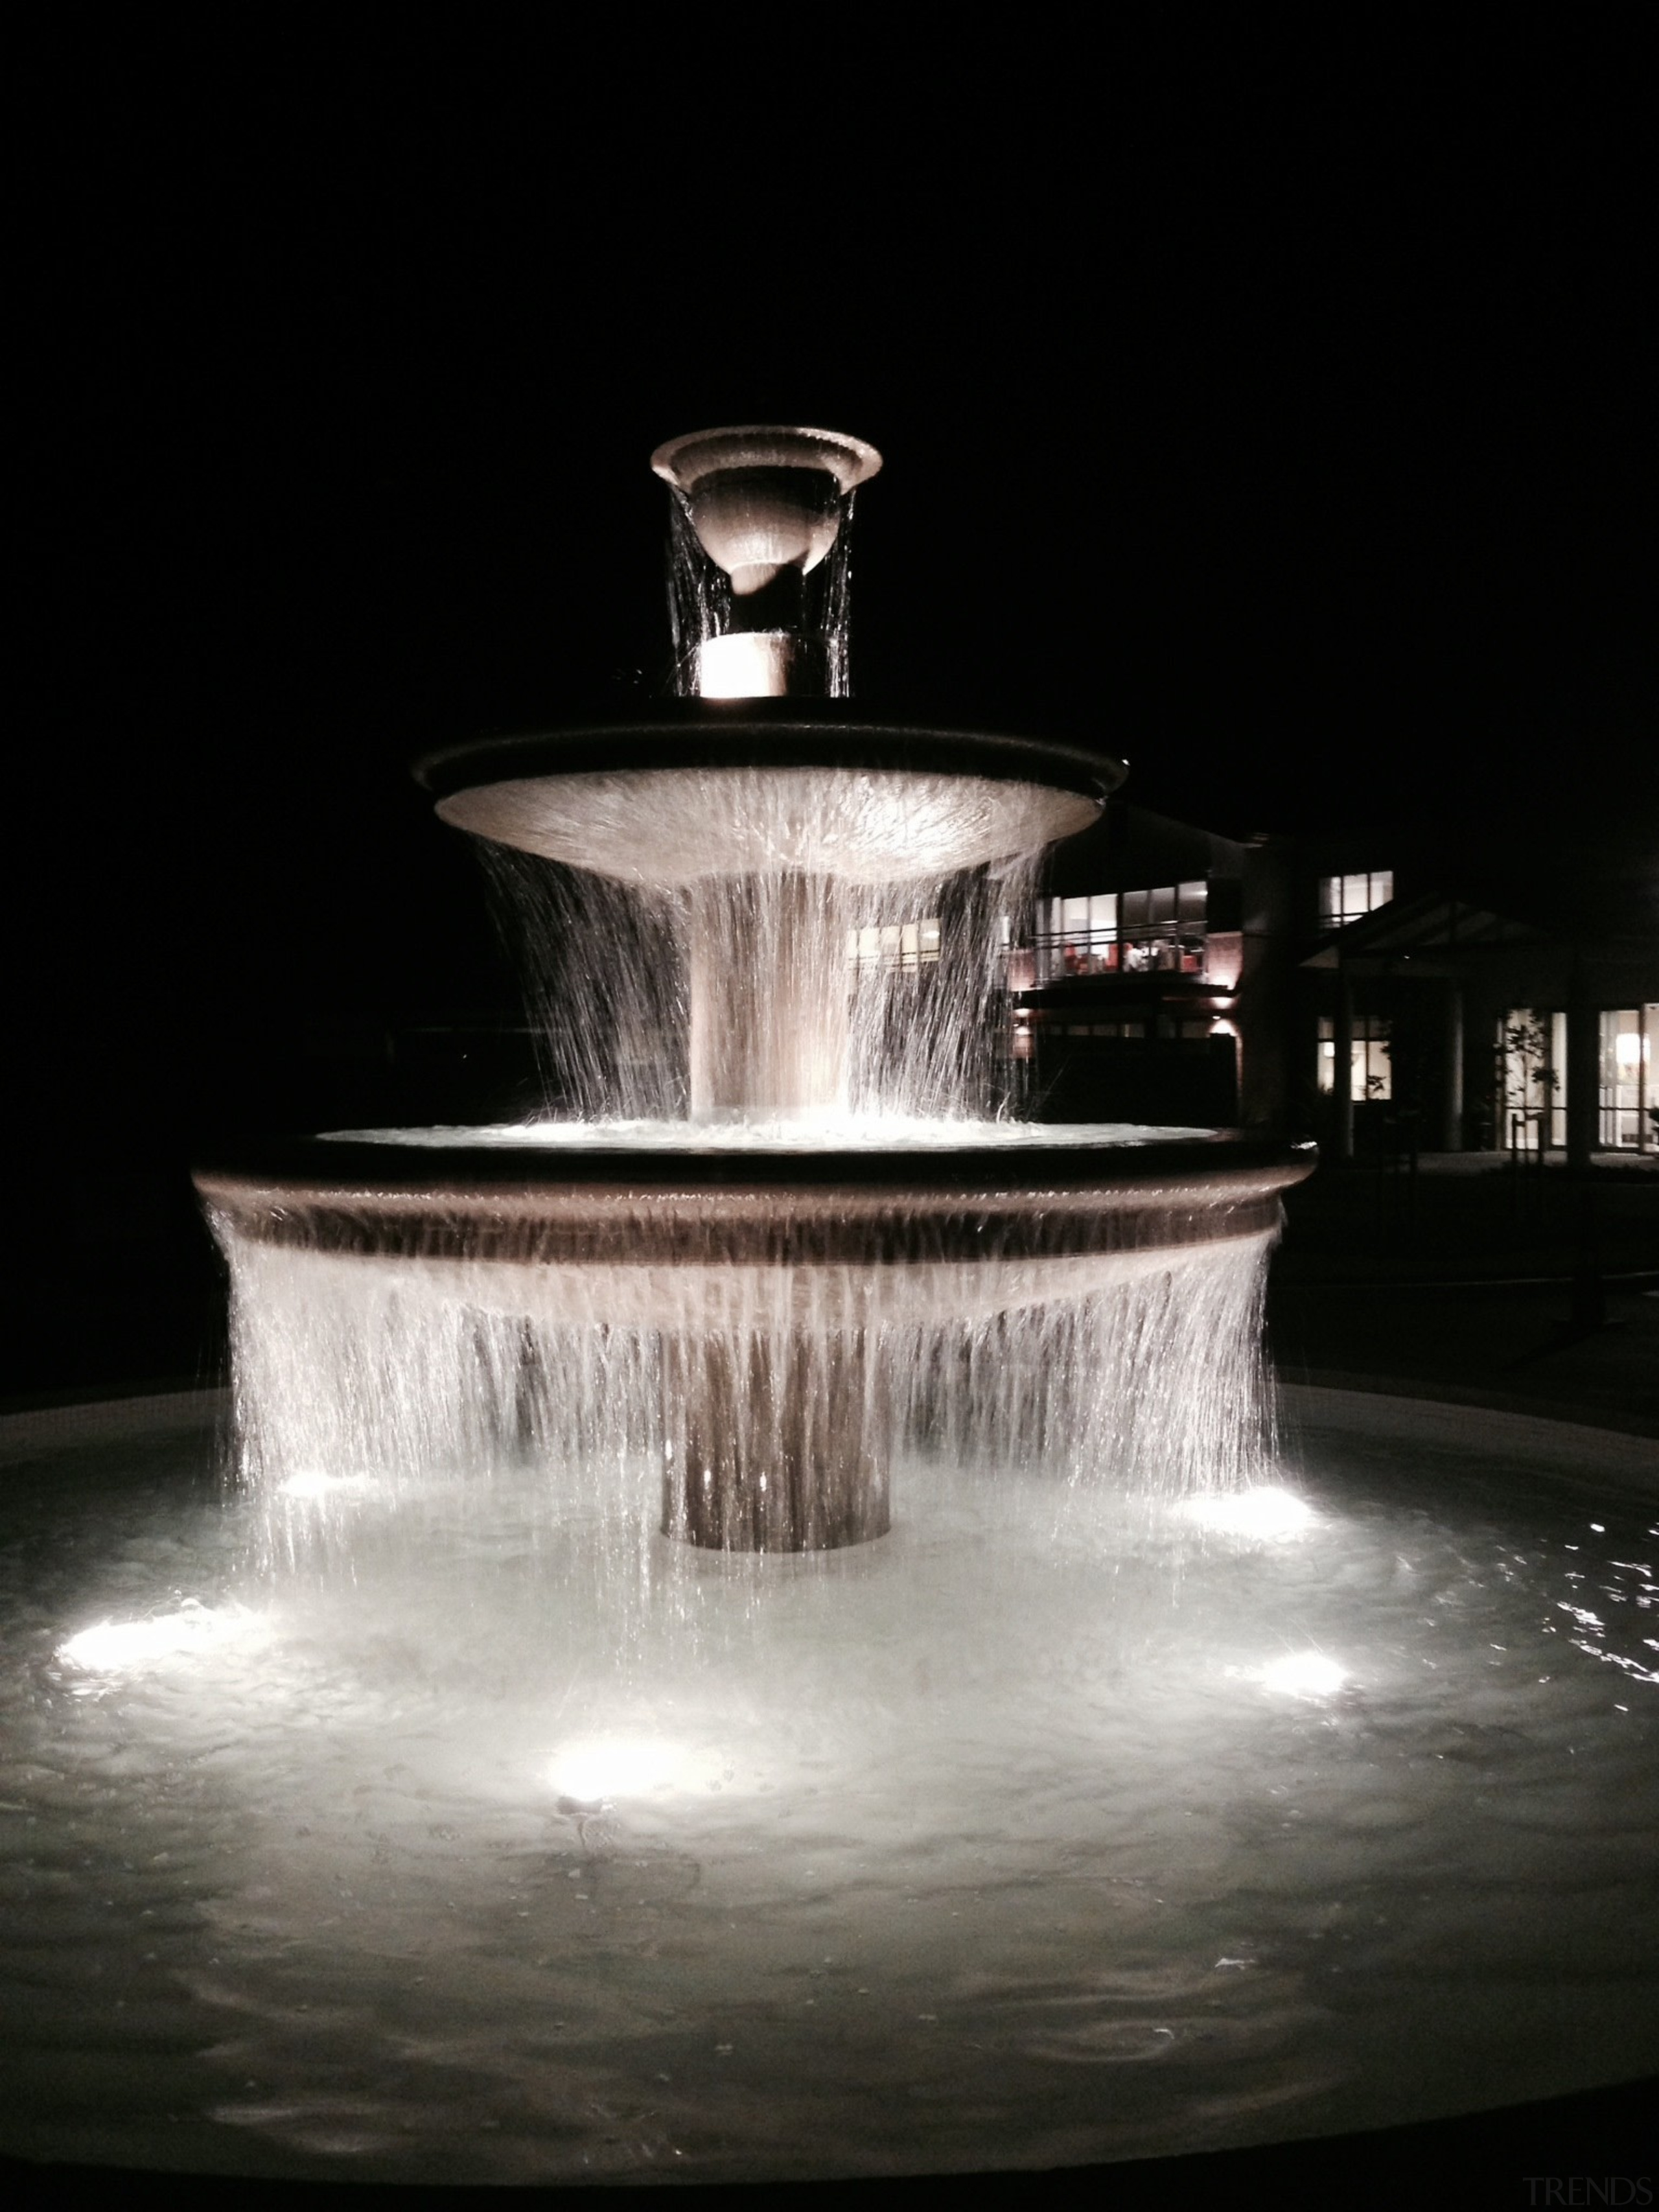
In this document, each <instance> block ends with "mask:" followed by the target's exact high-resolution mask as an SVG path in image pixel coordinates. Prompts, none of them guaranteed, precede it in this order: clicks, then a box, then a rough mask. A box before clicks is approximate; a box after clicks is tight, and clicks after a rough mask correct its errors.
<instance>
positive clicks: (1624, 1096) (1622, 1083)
mask: <svg viewBox="0 0 1659 2212" xmlns="http://www.w3.org/2000/svg"><path fill="white" fill-rule="evenodd" d="M1656 1038H1659V1006H1609V1007H1608V1008H1607V1010H1606V1011H1605V1012H1604V1013H1603V1014H1602V1016H1601V1102H1600V1103H1601V1127H1600V1130H1599V1132H1598V1138H1597V1141H1598V1142H1599V1143H1600V1144H1601V1145H1602V1146H1605V1147H1606V1148H1607V1150H1608V1151H1610V1152H1613V1151H1616V1152H1652V1151H1654V1150H1656V1149H1659V1091H1656V1088H1655V1085H1654V1073H1655V1064H1656V1061H1659V1051H1656V1049H1655V1039H1656Z"/></svg>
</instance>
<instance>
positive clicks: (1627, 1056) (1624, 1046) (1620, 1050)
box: [1613, 1030, 1643, 1067]
mask: <svg viewBox="0 0 1659 2212" xmlns="http://www.w3.org/2000/svg"><path fill="white" fill-rule="evenodd" d="M1613 1058H1614V1059H1615V1060H1617V1061H1618V1063H1619V1065H1620V1067H1639V1066H1641V1064H1642V1058H1643V1054H1642V1039H1641V1038H1640V1037H1639V1036H1638V1035H1637V1033H1636V1031H1635V1030H1620V1032H1619V1035H1618V1036H1616V1037H1615V1038H1614V1039H1613Z"/></svg>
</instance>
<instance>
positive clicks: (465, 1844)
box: [0, 1392, 1659, 2182]
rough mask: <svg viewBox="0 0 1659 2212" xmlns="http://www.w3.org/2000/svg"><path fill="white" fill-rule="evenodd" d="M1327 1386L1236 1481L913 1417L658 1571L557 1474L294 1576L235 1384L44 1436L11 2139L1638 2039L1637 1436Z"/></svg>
mask: <svg viewBox="0 0 1659 2212" xmlns="http://www.w3.org/2000/svg"><path fill="white" fill-rule="evenodd" d="M1292 1413H1293V1421H1292V1430H1293V1433H1294V1434H1296V1435H1297V1437H1298V1439H1299V1441H1298V1442H1297V1446H1296V1449H1295V1451H1294V1452H1293V1453H1292V1454H1291V1459H1292V1462H1293V1464H1292V1465H1291V1466H1290V1467H1289V1468H1287V1470H1286V1473H1285V1478H1284V1480H1282V1481H1281V1482H1279V1483H1277V1484H1273V1485H1268V1486H1265V1487H1264V1488H1262V1489H1261V1490H1260V1491H1258V1492H1256V1493H1255V1510H1254V1511H1252V1510H1249V1493H1245V1494H1244V1496H1243V1497H1241V1498H1237V1499H1232V1500H1228V1501H1225V1502H1226V1503H1227V1504H1228V1505H1229V1506H1230V1507H1234V1508H1236V1511H1235V1512H1234V1513H1233V1516H1232V1517H1231V1519H1229V1518H1228V1517H1227V1516H1222V1518H1223V1522H1224V1525H1222V1526H1219V1527H1218V1526H1216V1525H1214V1521H1213V1518H1211V1519H1210V1521H1209V1523H1208V1525H1206V1516H1205V1514H1204V1513H1203V1512H1201V1511H1200V1510H1199V1506H1198V1504H1196V1503H1194V1504H1189V1505H1188V1507H1176V1506H1171V1505H1170V1504H1168V1503H1166V1502H1161V1501H1160V1500H1159V1499H1158V1498H1157V1497H1155V1496H1153V1497H1146V1498H1135V1497H1128V1496H1124V1495H1121V1494H1114V1493H1109V1492H1106V1491H1102V1492H1098V1493H1091V1492H1087V1491H1086V1490H1083V1489H1079V1486H1077V1485H1075V1484H1071V1485H1066V1484H1059V1485H1056V1484H1055V1483H1054V1481H1052V1480H1049V1479H1048V1478H1044V1477H1040V1476H1038V1475H1036V1474H1031V1473H1029V1472H1026V1473H1022V1472H1021V1471H1020V1470H1019V1469H1018V1468H997V1469H991V1468H978V1469H976V1468H974V1467H972V1466H963V1465H961V1464H957V1463H952V1462H948V1461H947V1460H946V1459H945V1458H944V1457H942V1456H934V1457H932V1458H930V1457H928V1456H927V1455H923V1454H919V1453H916V1452H915V1451H911V1452H909V1453H908V1455H905V1456H903V1457H902V1459H901V1460H900V1462H898V1463H897V1464H896V1468H895V1525H894V1528H893V1532H892V1534H890V1536H888V1537H886V1538H884V1539H883V1540H881V1541H879V1542H877V1543H872V1544H868V1545H864V1546H860V1547H854V1548H852V1549H849V1550H846V1551H843V1552H839V1553H833V1554H830V1555H828V1556H826V1557H823V1558H819V1559H811V1558H802V1557H793V1558H784V1559H754V1558H747V1559H744V1558H738V1557H732V1556H728V1555H722V1554H718V1553H693V1552H690V1550H688V1548H687V1547H673V1546H670V1545H669V1544H667V1543H666V1541H665V1540H662V1539H660V1538H658V1537H654V1536H653V1537H652V1538H651V1539H650V1541H649V1542H648V1543H647V1544H646V1545H645V1547H644V1556H645V1558H646V1563H647V1565H649V1566H650V1568H651V1577H648V1578H647V1584H646V1586H645V1587H644V1588H643V1589H642V1590H641V1593H640V1600H641V1601H640V1602H639V1603H638V1604H637V1605H636V1606H632V1607H624V1608H622V1609H621V1610H620V1611H618V1610H617V1608H615V1607H613V1606H612V1605H611V1602H610V1600H611V1595H612V1589H611V1584H610V1583H607V1581H606V1577H605V1572H604V1571H601V1562H602V1559H603V1557H604V1555H605V1549H606V1547H607V1545H608V1544H610V1543H611V1540H612V1537H613V1535H614V1530H612V1529H611V1527H610V1525H609V1522H607V1519H606V1516H605V1513H604V1512H603V1511H599V1510H593V1511H592V1512H587V1513H586V1514H584V1513H580V1512H571V1511H568V1510H567V1508H568V1507H569V1506H570V1505H571V1503H572V1500H571V1495H570V1494H569V1493H568V1492H559V1491H558V1490H557V1489H556V1487H550V1486H548V1485H546V1484H545V1483H544V1482H543V1481H542V1480H540V1479H539V1477H538V1470H537V1469H536V1468H534V1467H531V1466H519V1467H510V1468H503V1469H502V1470H501V1472H500V1474H499V1476H498V1479H497V1480H496V1481H495V1484H494V1485H493V1486H491V1488H490V1490H489V1493H488V1495H487V1496H486V1494H485V1493H484V1492H481V1490H480V1488H479V1486H478V1485H477V1482H476V1480H466V1481H458V1482H453V1483H451V1484H449V1485H447V1486H446V1485H444V1484H442V1483H437V1482H435V1483H434V1484H433V1485H432V1486H430V1487H429V1488H427V1489H422V1490H420V1491H419V1492H416V1493H406V1494H404V1496H403V1498H402V1499H401V1502H400V1503H399V1504H398V1508H397V1510H392V1508H391V1507H390V1506H388V1504H387V1503H386V1499H385V1498H383V1497H380V1496H378V1495H377V1494H374V1493H368V1494H364V1493H349V1498H350V1504H349V1510H350V1511H351V1513H352V1516H353V1540H352V1544H351V1547H350V1553H349V1564H348V1563H347V1562H346V1561H345V1559H344V1558H343V1556H337V1555H336V1554H334V1553H331V1552H330V1551H329V1550H328V1548H327V1547H320V1548H315V1547H313V1549H310V1550H303V1551H301V1553H299V1554H298V1555H297V1556H296V1560H295V1564H294V1565H292V1566H283V1567H281V1568H279V1569H276V1570H273V1571H267V1572H264V1573H261V1572H257V1571H255V1570H254V1568H253V1566H252V1564H251V1555H252V1551H253V1550H254V1549H255V1548H257V1545H256V1538H257V1535H258V1515H257V1514H256V1513H255V1512H254V1511H253V1510H252V1508H250V1507H249V1506H248V1505H247V1504H245V1503H241V1502H237V1501H234V1500H232V1501H229V1502H227V1501H226V1500H225V1499H224V1498H223V1497H222V1494H221V1493H220V1492H218V1491H217V1490H216V1487H215V1486H214V1484H213V1481H212V1480H211V1453H210V1441H209V1437H208V1433H207V1431H206V1429H205V1428H204V1429H202V1430H200V1431H196V1432H191V1431H179V1432H178V1433H175V1434H168V1433H166V1432H164V1431H155V1430H154V1429H152V1430H151V1431H149V1432H140V1431H134V1433H133V1434H132V1435H131V1437H128V1438H125V1439H124V1438H123V1437H122V1436H121V1435H120V1434H119V1433H118V1432H117V1431H107V1430H106V1433H105V1434H104V1435H103V1436H102V1437H95V1436H94V1437H91V1438H90V1440H88V1441H86V1442H84V1443H77V1442H76V1432H75V1431H74V1428H73V1425H72V1417H68V1418H66V1423H65V1425H64V1426H63V1427H62V1428H61V1430H60V1431H59V1432H58V1440H57V1441H56V1443H50V1442H49V1443H46V1444H42V1443H40V1439H39V1437H38V1435H37V1436H36V1437H35V1441H34V1442H33V1444H30V1443H28V1439H27V1432H25V1431H18V1430H17V1429H16V1427H15V1425H11V1424H0V1431H4V1432H5V1433H3V1434H0V1445H4V1444H5V1443H7V1439H8V1437H9V1440H10V1449H9V1459H10V1462H11V1464H10V1465H9V1468H8V1470H7V1474H6V1480H5V1483H4V1485H3V1490H0V1530H3V1536H4V1540H5V1541H4V1543H3V1546H0V1587H3V1600H4V1603H3V1622H4V1632H3V1644H0V1726H3V1739H4V1742H5V1745H6V1750H5V1753H4V1756H3V1765H0V1806H3V1808H5V1810H4V1812H3V1814H0V1855H3V1856H0V1902H3V1906H4V1913H3V1918H0V1928H3V1931H4V1934H3V1948H0V2009H3V2011H4V2014H5V2016H6V2018H7V2020H8V2022H9V2033H8V2036H7V2039H6V2040H5V2046H4V2049H3V2051H0V2078H3V2088H4V2094H3V2096H0V2111H3V2113H4V2114H5V2118H4V2121H3V2124H0V2125H3V2148H5V2149H7V2150H8V2151H12V2152H18V2153H23V2154H34V2155H40V2156H44V2155H58V2156H69V2155H73V2156H76V2157H78V2158H82V2159H86V2158H91V2159H94V2160H106V2161H109V2162H112V2163H122V2164H126V2165H134V2164H137V2165H145V2164H148V2165H153V2166H172V2167H174V2168H191V2167H209V2168H214V2169H216V2170H218V2171H221V2172H224V2171H232V2172H234V2171H246V2172H267V2173H273V2174H293V2175H307V2174H315V2175H350V2176H354V2177H357V2178H361V2179H422V2180H429V2179H447V2180H453V2181H496V2182H525V2181H538V2180H571V2179H583V2178H611V2179H648V2178H650V2177H652V2176H653V2175H655V2174H659V2173H663V2172H669V2171H672V2172H676V2173H678V2174H684V2175H688V2176H690V2177H692V2178H701V2179H734V2178H738V2177H740V2176H744V2175H756V2174H775V2175H786V2176H787V2175H794V2174H799V2175H806V2174H814V2173H816V2174H824V2173H832V2174H833V2173H844V2172H870V2173H878V2172H917V2171H924V2170H926V2171H939V2170H949V2169H951V2168H953V2167H954V2168H957V2169H959V2170H960V2169H963V2168H975V2167H983V2166H998V2165H1028V2166H1043V2165H1051V2164H1055V2163H1064V2162H1068V2161H1081V2160H1087V2159H1098V2158H1105V2157H1112V2156H1129V2155H1145V2154H1150V2153H1153V2152H1159V2151H1170V2150H1175V2149H1180V2148H1200V2147H1209V2146H1221V2145H1225V2144H1231V2143H1239V2142H1249V2141H1260V2140H1263V2139H1267V2138H1272V2137H1278V2136H1284V2135H1288V2134H1297V2133H1313V2132H1322V2131H1326V2130H1337V2129H1341V2128H1348V2127H1357V2126H1361V2125H1370V2124H1382V2123H1383V2122H1388V2121H1395V2120H1404V2119H1408V2118H1416V2117H1422V2116H1425V2115H1428V2114H1431V2113H1435V2112H1445V2111H1449V2110H1453V2109H1466V2108H1468V2107H1471V2106H1476V2105H1479V2104H1481V2103H1497V2102H1500V2101H1503V2100H1506V2099H1514V2098H1520V2097H1524V2096H1534V2095H1541V2094H1545V2093H1551V2092H1553V2091H1557V2090H1561V2089H1565V2088H1569V2087H1576V2086H1580V2085H1583V2084H1585V2083H1589V2082H1594V2081H1598V2080H1611V2079H1615V2078H1628V2077H1629V2076H1631V2075H1634V2074H1637V2073H1640V2072H1643V2071H1644V2070H1650V2069H1652V2068H1653V2067H1654V2066H1655V2064H1656V2062H1659V2003H1656V2002H1655V2000H1656V1996H1659V1967H1656V1966H1655V1965H1654V1963H1653V1962H1654V1961H1655V1960H1659V1898H1656V1890H1655V1885H1654V1883H1653V1880H1652V1871H1651V1869H1652V1838H1653V1834H1654V1831H1655V1827H1656V1825H1659V1730H1656V1728H1655V1717H1656V1715H1655V1708H1654V1705H1653V1693H1652V1688H1651V1684H1650V1677H1651V1674H1652V1672H1653V1661H1654V1638H1655V1637H1656V1634H1659V1611H1656V1599H1659V1592H1656V1589H1655V1578H1654V1577H1653V1574H1652V1572H1651V1564H1652V1562H1653V1560H1654V1559H1655V1556H1656V1554H1655V1551H1654V1542H1655V1537H1654V1530H1655V1528H1656V1523H1659V1510H1656V1493H1655V1491H1654V1489H1653V1487H1652V1486H1651V1448H1650V1446H1644V1445H1642V1444H1639V1443H1637V1442H1636V1441H1635V1440H1627V1439H1620V1438H1617V1437H1598V1436H1596V1435H1595V1433H1594V1432H1592V1431H1583V1430H1572V1429H1567V1428H1553V1427H1551V1426H1550V1425H1547V1424H1541V1423H1530V1422H1524V1421H1516V1420H1513V1419H1505V1418H1504V1417H1503V1416H1498V1415H1492V1414H1486V1413H1482V1414H1480V1415H1478V1416H1474V1417H1471V1416H1469V1415H1468V1414H1466V1413H1456V1412H1451V1411H1448V1410H1446V1409H1437V1408H1422V1407H1410V1406H1404V1407H1402V1406H1399V1405H1395V1404H1393V1403H1390V1402H1389V1401H1376V1400H1364V1401H1362V1400H1355V1399H1344V1398H1343V1397H1342V1396H1341V1395H1340V1394H1334V1393H1316V1392H1310V1393H1304V1394H1292ZM20 1436H21V1437H22V1445H21V1447H20V1444H19V1437H20ZM1644 1468H1645V1470H1646V1474H1647V1480H1648V1487H1646V1488H1645V1489H1644V1487H1643V1477H1644ZM1274 1490H1278V1491H1279V1492H1282V1493H1283V1498H1291V1499H1299V1500H1301V1501H1303V1502H1304V1504H1305V1506H1306V1508H1307V1511H1306V1514H1305V1516H1301V1517H1298V1516H1290V1515H1288V1514H1287V1513H1286V1511H1285V1506H1284V1503H1283V1498H1280V1499H1279V1500H1277V1501H1275V1500H1274V1499H1273V1497H1272V1492H1273V1491H1274ZM576 1495H577V1498H578V1501H580V1497H581V1496H583V1495H585V1493H580V1492H578V1493H577V1494H576ZM1221 1502H1222V1501H1214V1500H1212V1501H1207V1503H1208V1504H1211V1505H1217V1504H1220V1503H1221ZM291 1504H292V1510H295V1512H299V1513H307V1514H323V1515H326V1514H328V1513H331V1512H332V1511H334V1510H336V1508H337V1500H335V1499H334V1498H330V1497H326V1496H324V1497H316V1496H313V1497H311V1498H297V1499H294V1500H292V1501H291ZM285 1510H286V1509H285ZM1286 1522H1290V1523H1291V1524H1292V1525H1291V1526H1289V1527H1287V1526H1286V1525H1285V1524H1286ZM1195 1523H1196V1525H1195ZM630 1556H632V1554H631V1553H630ZM88 1639H90V1640H88ZM100 1639H102V1640H101V1641H100ZM1324 1669H1330V1670H1338V1669H1340V1672H1341V1674H1342V1676H1343V1677H1344V1679H1343V1680H1341V1681H1340V1683H1339V1682H1337V1681H1336V1680H1335V1674H1334V1671H1332V1672H1329V1673H1327V1672H1324V1671H1322V1670H1324Z"/></svg>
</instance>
